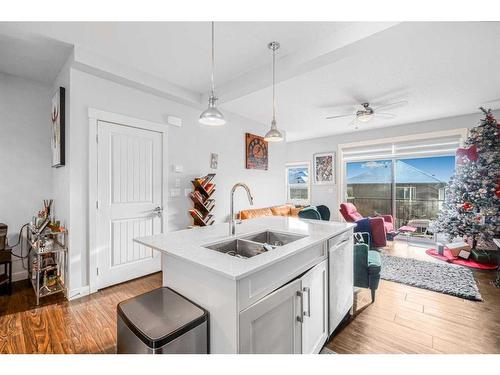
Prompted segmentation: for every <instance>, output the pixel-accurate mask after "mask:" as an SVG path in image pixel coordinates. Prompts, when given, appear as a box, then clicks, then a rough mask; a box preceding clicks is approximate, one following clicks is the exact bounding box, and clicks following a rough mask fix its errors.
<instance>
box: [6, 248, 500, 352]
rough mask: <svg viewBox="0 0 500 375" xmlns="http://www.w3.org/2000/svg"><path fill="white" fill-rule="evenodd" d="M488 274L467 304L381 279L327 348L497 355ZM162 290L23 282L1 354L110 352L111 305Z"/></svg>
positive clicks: (498, 300)
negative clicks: (47, 292)
mask: <svg viewBox="0 0 500 375" xmlns="http://www.w3.org/2000/svg"><path fill="white" fill-rule="evenodd" d="M405 247H407V245H406V244H405V243H403V244H401V243H396V245H394V246H392V247H390V248H388V249H387V251H388V252H389V253H391V252H392V253H393V254H396V255H398V256H412V257H414V256H415V257H416V256H417V255H419V256H423V255H422V254H421V253H422V252H423V251H424V249H422V248H413V249H408V248H406V249H405ZM494 276H495V275H494V273H492V272H487V273H484V272H476V273H475V277H476V280H477V282H478V285H479V289H480V291H481V294H482V296H483V298H484V300H485V301H484V302H471V301H466V300H463V299H460V298H456V297H452V296H447V295H444V294H440V293H435V292H431V291H427V290H423V289H418V288H413V287H409V286H405V285H402V284H397V283H393V282H388V281H383V280H382V281H381V285H380V287H379V290H378V291H377V299H376V302H375V303H374V304H370V295H369V291H368V290H363V291H361V292H360V293H358V295H357V299H358V310H357V315H356V317H355V318H354V319H353V320H352V321H351V322H350V323H348V324H347V325H346V326H345V327H344V328H343V329H342V330H341V331H340V332H338V333H337V334H336V336H335V337H334V338H332V340H331V341H330V342H329V343H328V344H327V346H328V348H330V349H331V350H333V351H335V352H337V353H500V336H499V335H498V332H499V331H500V314H499V312H500V289H497V288H495V287H493V286H492V285H490V284H489V281H490V280H493V279H494ZM160 285H161V274H160V273H157V274H154V275H150V276H146V277H143V278H140V279H136V280H133V281H130V282H127V283H124V284H120V285H116V286H113V287H111V288H107V289H104V290H101V291H99V292H98V293H95V294H93V295H92V296H88V297H83V298H81V299H79V300H76V301H71V302H68V301H66V300H64V299H63V298H61V297H58V296H50V297H47V299H42V303H43V304H42V305H41V306H39V307H36V306H35V305H34V296H33V290H32V289H31V287H30V286H28V284H27V282H20V283H16V284H14V292H13V295H12V296H11V297H8V296H0V353H114V352H115V346H116V305H117V304H118V303H119V302H120V301H123V300H125V299H127V298H130V297H133V296H135V295H138V294H141V293H144V292H146V291H149V290H151V289H154V288H157V287H159V286H160Z"/></svg>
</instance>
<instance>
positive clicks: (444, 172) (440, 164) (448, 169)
mask: <svg viewBox="0 0 500 375" xmlns="http://www.w3.org/2000/svg"><path fill="white" fill-rule="evenodd" d="M400 160H402V161H404V162H405V163H408V164H409V165H411V166H412V167H415V168H417V169H420V170H421V171H423V172H426V173H427V174H430V175H431V176H434V177H436V178H437V179H439V180H441V181H444V182H448V181H449V180H450V177H451V176H453V173H454V171H455V157H454V156H436V157H429V158H416V159H400ZM377 167H378V168H387V174H388V176H390V173H391V164H390V161H389V160H386V161H384V160H381V161H369V162H357V163H347V178H348V179H349V178H350V177H354V176H356V175H358V174H361V173H363V172H366V171H367V168H377Z"/></svg>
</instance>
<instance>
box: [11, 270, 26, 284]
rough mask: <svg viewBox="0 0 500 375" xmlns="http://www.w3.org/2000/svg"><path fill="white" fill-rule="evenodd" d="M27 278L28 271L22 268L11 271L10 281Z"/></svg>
mask: <svg viewBox="0 0 500 375" xmlns="http://www.w3.org/2000/svg"><path fill="white" fill-rule="evenodd" d="M23 280H28V271H26V270H22V271H17V272H14V273H12V282H16V281H23Z"/></svg>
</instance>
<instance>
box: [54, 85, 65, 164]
mask: <svg viewBox="0 0 500 375" xmlns="http://www.w3.org/2000/svg"><path fill="white" fill-rule="evenodd" d="M64 95H65V90H64V87H59V89H58V90H57V92H56V93H55V94H54V96H53V97H52V110H51V121H52V127H51V135H52V138H51V148H52V167H54V168H59V167H62V166H63V165H64V163H65V160H64V159H65V155H64V154H65V149H64V148H65V142H64V138H65V101H64Z"/></svg>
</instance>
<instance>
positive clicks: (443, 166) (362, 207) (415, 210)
mask: <svg viewBox="0 0 500 375" xmlns="http://www.w3.org/2000/svg"><path fill="white" fill-rule="evenodd" d="M454 167H455V158H454V156H434V157H422V158H394V159H383V160H367V161H355V162H347V163H346V190H345V191H346V193H347V194H346V195H347V197H346V198H347V201H348V202H351V203H354V205H355V206H356V207H357V209H358V211H359V212H360V213H361V214H362V215H363V216H376V215H377V214H392V215H393V216H394V217H395V220H396V223H395V224H396V229H397V228H399V227H401V226H403V225H408V224H411V223H412V222H413V224H415V223H416V220H420V223H421V225H422V228H425V223H426V222H428V221H429V220H433V219H434V218H435V217H436V216H437V214H438V212H439V210H440V209H441V206H442V204H443V201H444V188H445V186H446V183H447V182H448V181H449V179H450V177H451V176H452V175H453V173H454Z"/></svg>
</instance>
